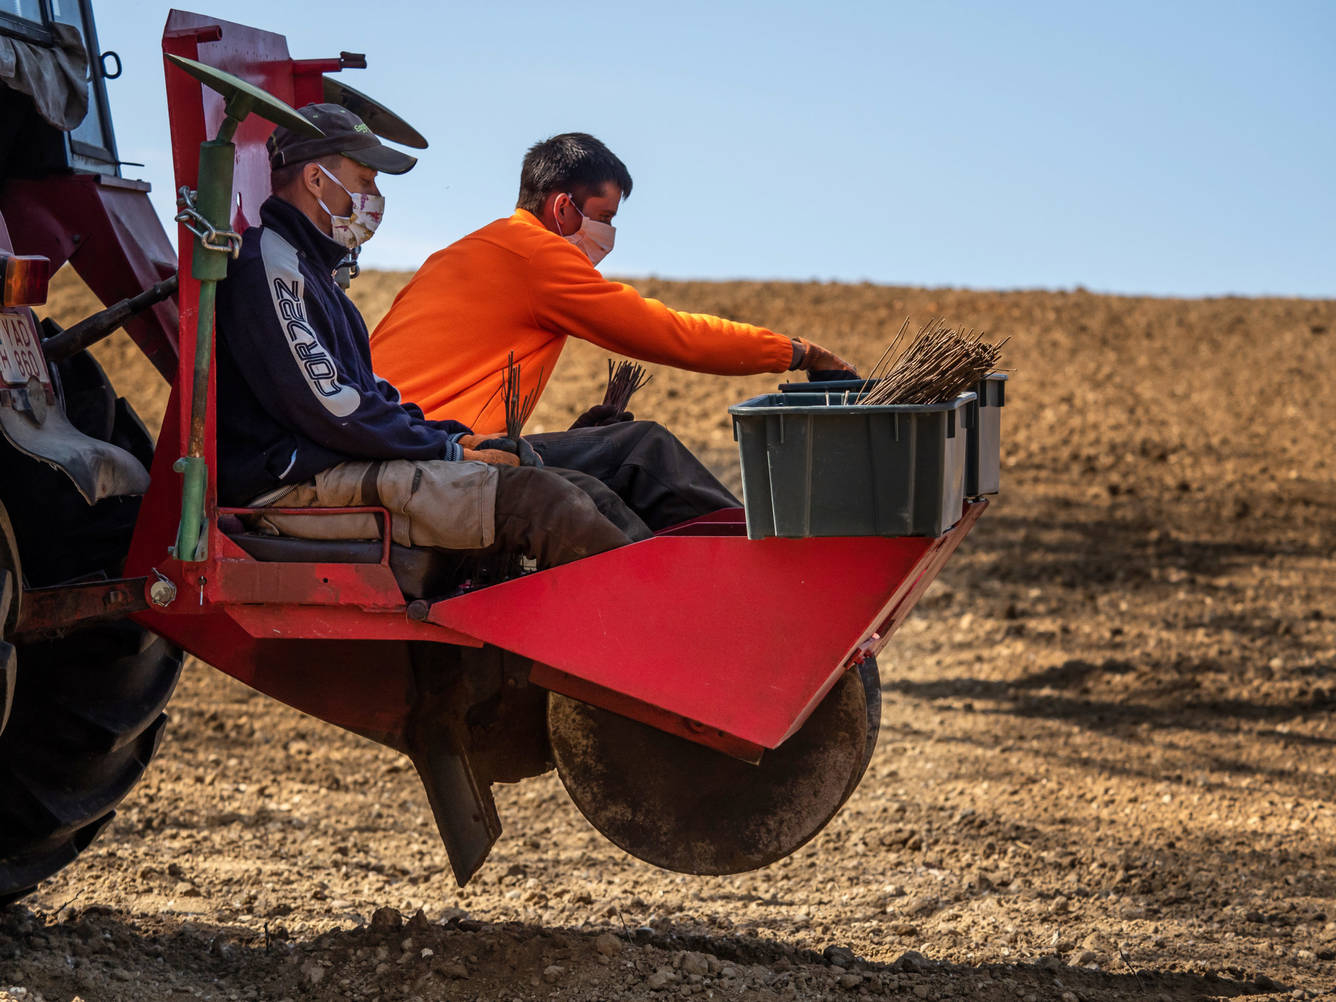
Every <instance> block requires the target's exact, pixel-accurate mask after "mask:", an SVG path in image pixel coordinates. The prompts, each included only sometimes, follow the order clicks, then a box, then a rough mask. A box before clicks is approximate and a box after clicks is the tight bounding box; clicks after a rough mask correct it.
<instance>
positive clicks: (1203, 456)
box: [0, 275, 1336, 1002]
mask: <svg viewBox="0 0 1336 1002" xmlns="http://www.w3.org/2000/svg"><path fill="white" fill-rule="evenodd" d="M403 279H404V276H402V275H366V276H364V277H362V278H361V279H359V281H358V283H357V286H356V288H355V291H356V294H357V298H358V301H359V303H360V305H362V307H363V309H364V310H365V311H366V313H367V315H368V319H369V320H370V321H372V322H373V323H374V321H375V320H376V319H377V318H378V317H379V315H380V314H381V313H382V312H383V311H384V309H386V308H387V307H388V304H389V301H390V299H391V298H392V296H393V293H394V291H395V290H396V289H397V288H398V286H399V285H400V284H401V283H402V281H403ZM636 284H637V285H638V286H639V287H640V288H641V289H642V291H644V292H645V293H646V294H649V295H653V296H656V297H659V298H662V299H663V300H665V301H666V302H668V303H669V304H670V305H673V306H675V307H679V308H682V309H688V310H693V311H703V312H713V313H720V314H723V315H725V316H730V317H735V318H738V319H745V320H749V321H753V322H757V323H763V324H767V325H770V326H773V327H775V328H777V329H780V330H784V331H786V332H791V333H794V334H798V333H801V334H804V335H806V336H808V337H810V338H812V339H813V340H816V341H819V342H821V343H824V344H827V345H829V346H830V347H832V348H834V349H835V350H837V351H839V352H840V353H841V354H842V355H844V356H845V357H849V358H852V359H855V360H857V361H858V362H861V363H862V364H863V365H864V366H867V365H870V364H871V363H872V362H873V361H874V360H875V358H876V356H877V354H878V353H879V351H880V349H881V347H882V346H883V345H884V344H885V343H886V342H887V340H888V339H889V338H890V336H891V335H892V334H893V333H894V332H895V330H896V328H898V326H899V324H900V322H901V321H902V320H903V319H904V317H906V316H911V317H913V318H914V319H915V320H916V321H917V320H926V319H927V318H928V317H929V316H932V315H942V316H944V317H946V318H947V319H948V320H950V321H953V322H955V323H958V324H962V325H966V326H972V327H979V328H984V329H986V330H988V331H989V332H990V333H991V334H992V335H994V336H998V337H1010V339H1011V340H1010V343H1009V344H1008V346H1007V350H1006V361H1007V364H1008V366H1009V367H1010V368H1011V369H1012V370H1013V375H1012V380H1011V383H1010V385H1009V388H1008V395H1007V406H1006V409H1005V412H1004V441H1003V453H1004V464H1003V481H1004V482H1003V493H1002V494H1001V495H1000V496H999V497H998V498H997V499H996V500H995V501H994V503H993V505H992V506H991V507H990V509H989V510H988V511H987V513H986V514H985V515H984V517H983V519H982V520H981V521H980V523H979V525H978V526H977V528H976V529H975V531H974V532H973V534H972V535H971V536H970V537H969V538H968V539H967V540H966V541H965V543H964V544H963V546H962V547H961V549H960V550H959V551H958V553H957V555H956V556H955V558H954V559H953V561H952V562H951V563H950V564H949V565H948V566H947V568H946V570H945V572H944V574H943V575H942V577H941V579H940V580H939V582H938V583H937V584H936V585H934V587H933V588H932V590H931V591H930V593H929V594H928V595H927V596H926V598H925V600H924V602H923V603H922V605H921V606H920V608H919V610H918V611H917V612H916V613H915V615H914V616H912V617H911V619H910V621H909V623H908V624H907V625H906V627H905V628H904V629H903V631H902V632H901V633H900V634H899V635H898V636H897V637H896V638H895V640H894V641H893V642H892V644H891V646H890V647H889V648H888V649H887V652H886V655H885V656H884V658H883V664H882V675H883V681H884V689H883V701H884V708H883V717H882V720H883V724H882V732H881V742H880V745H879V747H878V749H877V753H876V756H875V758H874V760H873V762H872V765H871V768H870V769H869V771H868V774H867V777H866V778H865V779H864V781H863V784H862V786H861V787H860V789H859V790H858V791H857V792H856V793H855V794H854V796H853V798H852V799H851V801H850V802H849V804H848V805H847V806H846V807H845V809H844V810H843V812H842V813H841V814H840V815H839V816H838V817H837V818H836V819H835V821H834V822H833V823H832V824H831V825H830V827H829V828H828V829H827V830H826V831H825V832H824V833H823V834H822V835H821V836H819V837H818V838H817V839H816V840H814V841H813V842H812V843H811V844H809V845H808V846H807V847H805V848H804V849H802V850H800V851H799V852H798V853H797V854H795V855H794V856H793V857H791V858H790V859H786V860H784V861H782V862H781V863H779V864H777V865H775V866H772V867H770V868H769V869H766V870H763V871H760V872H757V873H751V874H746V875H742V876H737V877H719V878H699V877H684V876H680V875H676V874H671V873H665V872H661V871H658V870H655V869H653V868H651V867H649V866H647V865H645V864H642V863H640V862H638V861H637V860H634V859H631V858H629V857H627V856H625V855H624V854H622V853H621V852H620V851H619V850H617V849H616V848H614V847H613V846H612V845H610V844H608V843H607V842H605V841H604V840H603V839H602V838H601V837H600V836H598V835H597V834H596V833H595V832H594V831H593V830H592V829H591V828H590V827H589V826H588V825H587V824H586V823H585V822H584V820H583V819H582V818H581V817H580V816H579V814H578V813H577V812H576V810H575V808H574V807H573V806H572V805H571V803H570V802H569V800H568V799H567V798H566V796H565V794H564V792H563V790H562V789H561V785H560V783H559V782H558V781H557V779H556V778H555V777H554V776H552V775H548V776H545V777H542V778H539V779H536V780H529V781H526V782H524V783H521V784H518V785H516V786H513V787H505V788H501V789H500V790H499V796H498V800H499V807H500V811H501V816H502V820H503V822H504V823H505V825H506V833H505V835H504V836H503V837H502V839H501V840H500V842H499V843H498V844H497V846H496V848H495V850H494V851H493V854H492V858H491V860H490V861H489V863H488V864H487V865H486V867H485V868H484V870H483V871H482V873H481V874H480V876H479V877H478V878H477V879H476V880H475V881H474V882H473V883H472V884H470V885H469V886H468V887H467V888H463V889H460V888H458V887H456V886H455V884H454V881H453V879H452V878H451V876H450V874H449V869H448V864H447V861H446V856H445V852H444V849H443V848H442V846H441V844H440V841H439V838H438V836H437V834H436V832H435V830H434V827H433V824H432V821H431V816H430V812H429V810H428V807H427V803H426V798H425V796H424V795H423V792H422V790H421V788H420V787H419V784H418V781H417V779H416V778H415V776H414V774H413V772H412V771H411V769H410V768H409V767H408V765H407V763H406V761H404V760H403V759H401V758H400V757H399V756H398V755H396V754H395V753H393V752H390V751H387V750H385V749H383V748H381V747H378V746H376V745H374V744H371V743H369V742H367V741H364V740H362V739H359V738H357V737H354V736H351V735H348V734H344V733H342V732H340V731H337V730H335V729H334V728H331V727H329V726H326V725H324V724H321V723H319V722H317V721H314V720H312V719H310V718H307V717H304V716H302V715H301V714H299V713H297V712H296V711H294V710H291V709H289V708H287V707H285V706H283V705H281V704H279V703H276V702H274V701H272V700H269V699H267V698H265V697H262V696H259V695H257V694H255V693H253V692H251V691H249V690H247V689H246V688H245V687H243V686H241V685H240V684H238V683H236V682H234V681H232V680H230V679H228V678H227V677H225V676H223V675H221V674H219V673H217V672H215V671H213V670H212V669H210V668H208V667H207V666H205V665H203V664H198V663H193V662H192V663H190V664H189V665H188V667H187V669H186V673H185V676H184V678H183V680H182V683H181V686H180V689H179V690H178V693H177V695H176V697H175V698H174V700H173V702H172V705H171V708H170V710H171V715H172V718H173V719H172V723H171V725H170V727H169V732H168V737H167V739H166V740H165V742H164V744H163V747H162V749H161V750H160V752H159V754H158V757H157V759H156V761H155V763H154V764H153V766H152V767H151V768H150V769H149V772H148V774H147V776H146V778H145V780H144V782H143V783H142V784H141V785H140V786H139V787H138V788H137V789H136V790H135V791H134V792H133V793H132V794H131V795H130V796H129V798H128V799H127V800H126V801H125V803H124V805H123V807H122V809H121V811H120V813H119V814H118V816H117V818H116V819H115V820H114V821H113V822H112V824H111V825H110V826H109V827H108V829H107V830H106V831H105V832H104V834H103V835H102V837H101V838H100V839H99V840H98V841H97V842H96V843H95V844H94V845H93V846H92V847H91V848H90V849H89V850H88V851H87V852H86V853H85V854H84V855H83V856H82V857H81V858H80V859H79V860H78V861H77V862H76V863H74V864H73V865H72V866H70V867H69V868H68V869H67V870H66V871H64V872H63V873H62V874H61V875H60V876H59V877H58V878H56V879H54V880H52V881H50V882H49V883H48V884H45V885H43V886H42V887H41V888H40V889H39V890H38V892H37V893H36V894H34V895H33V896H31V897H30V898H28V899H26V900H25V901H23V902H22V903H20V904H19V905H16V906H13V907H11V908H9V909H8V910H4V911H0V1000H5V1002H9V1000H12V999H24V1000H33V999H46V1000H68V999H70V998H72V997H79V998H82V999H84V1000H85V1002H95V1000H103V999H112V1000H119V999H138V1000H152V1002H158V1000H164V1002H165V1000H180V999H190V998H214V999H264V1000H281V999H291V1000H297V999H386V1000H391V999H393V1000H399V999H403V1000H413V999H421V1000H431V999H445V998H450V999H456V998H458V999H475V998H476V999H502V1000H509V999H525V1000H527V999H549V998H556V999H571V1000H576V999H591V1000H592V999H609V998H618V999H635V1000H644V999H668V998H676V997H700V998H704V999H709V998H719V999H757V1000H761V999H767V1000H768V999H817V998H823V999H843V998H849V999H853V998H889V999H937V1000H947V999H959V1000H965V999H970V1000H973V999H981V1000H997V1002H1003V1000H1006V1002H1028V1000H1055V1002H1057V1000H1062V1002H1068V1000H1072V999H1080V1000H1106V999H1107V1000H1114V999H1117V1000H1122V999H1127V1000H1131V999H1172V1000H1180V999H1208V998H1236V997H1248V998H1252V999H1262V998H1269V999H1278V998H1316V997H1320V996H1327V995H1330V994H1332V993H1333V992H1336V963H1334V962H1333V961H1334V960H1336V872H1334V870H1336V866H1334V864H1336V860H1333V849H1334V848H1336V776H1334V775H1333V768H1334V767H1336V756H1334V754H1333V752H1334V751H1336V725H1333V718H1332V710H1333V707H1336V600H1334V599H1333V591H1336V558H1334V557H1333V545H1334V544H1336V444H1334V443H1333V435H1332V431H1331V428H1332V424H1331V414H1332V413H1333V412H1336V379H1333V378H1332V377H1333V373H1336V303H1333V302H1331V301H1320V302H1316V301H1299V300H1278V299H1213V300H1190V301H1179V300H1163V299H1145V298H1125V297H1110V296H1099V295H1092V294H1089V293H1086V292H1083V291H1076V292H1070V293H1055V292H1011V293H994V292H963V291H955V290H919V289H904V288H889V287H879V286H871V285H859V286H850V285H834V284H809V285H797V284H767V283H728V284H709V283H677V282H667V281H657V280H647V281H640V282H637V283H636ZM81 296H82V297H85V298H83V299H81V298H80V297H81ZM92 306H93V304H92V303H91V301H88V300H87V299H86V292H84V291H81V290H80V289H79V288H78V287H77V284H76V283H72V282H68V281H62V282H59V283H58V291H57V293H56V294H55V295H53V302H52V308H53V312H55V313H56V314H57V315H59V316H60V317H62V318H63V319H65V320H66V321H69V320H73V319H76V318H77V317H78V316H80V315H82V314H83V313H86V312H88V311H89V310H91V308H92ZM98 354H99V356H100V357H101V358H102V359H103V360H104V363H105V364H106V365H107V366H108V368H109V370H110V371H111V372H112V374H113V376H114V378H115V379H116V380H117V382H118V385H119V386H120V387H121V390H122V392H125V393H127V395H129V396H131V397H132V398H133V399H134V400H135V402H136V404H137V406H139V407H140V409H141V412H142V413H144V415H145V417H146V419H147V420H148V421H149V422H150V426H153V423H154V422H156V421H157V419H158V416H159V415H160V413H161V407H162V404H163V402H164V401H165V389H164V388H163V387H162V386H161V384H160V382H158V381H157V380H156V377H155V376H153V375H152V374H151V372H150V371H149V370H148V367H147V366H146V365H145V364H144V363H143V362H142V361H141V360H139V359H137V358H136V357H135V353H134V351H133V348H132V347H130V346H129V345H128V343H127V342H126V341H124V340H121V341H112V342H109V343H108V344H106V345H104V346H103V347H102V348H100V349H99V350H98ZM605 357H606V356H605V355H604V354H603V353H602V352H600V351H597V350H595V349H593V348H591V347H590V346H588V345H584V344H576V345H573V346H572V347H571V348H570V349H568V352H567V355H566V358H565V360H564V361H563V362H562V366H561V368H560V369H559V370H558V372H557V373H556V385H555V386H554V388H553V390H552V391H551V392H549V394H548V395H547V396H546V397H545V398H544V400H543V402H542V404H541V406H540V408H539V410H538V411H537V413H536V414H535V416H534V419H533V421H532V423H531V425H530V430H532V431H538V430H545V429H546V430H551V429H555V428H560V427H564V426H565V425H566V424H567V423H568V422H569V420H570V419H571V418H572V416H573V415H574V414H575V413H577V412H578V411H579V410H580V409H582V408H583V407H585V406H587V405H589V404H591V403H593V402H596V400H597V399H598V397H599V395H600V393H601V390H602V383H603V378H604V373H605V369H604V365H605ZM775 382H776V380H775V378H774V377H755V378H744V379H733V380H725V379H720V378H715V377H707V376H696V375H692V374H689V373H683V372H676V371H672V370H662V369H656V370H655V371H654V381H653V382H652V383H651V384H650V385H649V386H648V387H647V388H646V389H644V390H643V391H641V393H640V394H638V395H637V396H636V398H635V400H634V401H633V410H635V411H636V413H637V415H638V416H640V417H647V418H654V419H656V420H659V421H661V422H663V423H664V424H666V425H668V426H669V427H671V428H673V429H674V430H675V431H677V432H678V434H679V435H680V437H682V438H683V439H684V440H685V441H686V442H687V443H688V444H689V445H691V446H692V447H693V448H694V449H696V450H698V452H699V453H700V454H701V455H703V456H704V457H706V458H707V460H708V461H709V462H710V463H711V464H712V466H714V467H715V468H716V469H717V470H718V471H719V472H720V474H721V475H722V476H723V477H724V478H725V479H726V480H728V481H729V482H730V483H731V484H732V485H733V486H734V487H736V486H737V485H738V474H737V459H736V453H735V451H734V446H733V444H732V441H731V433H730V430H729V424H728V419H727V416H726V414H725V407H726V405H727V404H729V403H731V402H734V401H736V400H740V399H743V398H745V397H747V396H750V395H753V394H756V393H760V392H766V391H768V390H770V389H772V388H773V386H774V384H775ZM685 628H687V624H684V629H685ZM659 642H662V643H672V638H671V637H663V638H659Z"/></svg>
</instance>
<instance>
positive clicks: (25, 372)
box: [0, 310, 51, 383]
mask: <svg viewBox="0 0 1336 1002" xmlns="http://www.w3.org/2000/svg"><path fill="white" fill-rule="evenodd" d="M28 317H29V314H28V312H27V311H26V310H25V311H24V312H22V313H0V381H2V382H6V383H26V382H27V381H28V380H29V379H31V378H32V377H34V376H36V377H37V378H38V379H39V380H41V381H42V382H43V383H49V382H50V381H51V379H50V377H49V376H48V375H47V372H46V359H45V358H43V357H42V346H41V342H39V341H38V340H37V331H36V330H34V329H33V325H32V321H30V320H29V319H28Z"/></svg>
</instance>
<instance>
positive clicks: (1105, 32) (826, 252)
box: [95, 0, 1336, 297]
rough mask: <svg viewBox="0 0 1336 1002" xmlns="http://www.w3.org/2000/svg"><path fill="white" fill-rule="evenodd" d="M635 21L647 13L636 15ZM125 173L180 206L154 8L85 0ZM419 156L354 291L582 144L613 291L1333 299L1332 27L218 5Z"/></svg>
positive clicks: (1290, 8)
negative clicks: (423, 146) (730, 288)
mask: <svg viewBox="0 0 1336 1002" xmlns="http://www.w3.org/2000/svg"><path fill="white" fill-rule="evenodd" d="M647 8H648V9H647ZM95 9H96V14H97V17H98V30H99V33H100V36H101V39H100V40H101V43H102V47H103V48H104V49H114V50H116V51H117V52H118V53H119V54H120V55H121V57H122V59H123V61H124V65H125V72H124V75H123V76H122V77H121V78H120V79H118V80H114V81H110V82H109V83H108V88H109V93H110V98H111V105H112V114H113V120H114V121H115V123H116V130H117V142H118V144H119V147H120V155H121V158H122V159H123V160H131V161H143V162H145V163H146V165H147V166H146V167H144V168H136V167H127V168H125V173H126V174H127V176H140V177H144V178H145V179H147V180H149V181H151V182H152V183H153V185H154V188H155V196H156V197H158V198H159V202H158V204H159V206H160V209H161V211H162V212H163V213H164V215H166V214H168V213H169V211H170V205H169V202H170V192H171V191H172V183H171V177H170V156H169V145H168V144H169V138H168V130H167V122H166V102H165V97H164V94H163V76H162V63H161V56H160V38H161V33H162V25H163V23H164V21H165V20H166V15H167V10H168V8H167V6H162V5H157V4H154V3H146V2H143V0H134V2H131V0H99V2H97V3H96V7H95ZM200 9H202V10H204V11H207V12H216V13H219V14H220V15H222V16H225V17H226V18H227V19H228V20H231V21H236V22H241V23H243V24H250V25H253V26H256V27H263V28H267V29H269V30H272V31H276V32H279V33H281V34H285V35H286V36H287V37H288V43H289V48H290V50H291V52H292V53H293V55H294V56H297V57H299V58H311V57H322V56H331V55H336V54H337V53H338V52H339V51H340V50H342V49H348V50H352V51H363V50H365V51H366V53H367V58H368V68H367V69H366V70H348V71H344V74H343V79H345V80H346V81H347V82H349V83H350V84H352V85H353V86H354V87H356V88H357V89H358V90H362V91H364V92H366V93H369V94H371V95H373V96H374V97H376V98H378V99H379V100H381V101H382V102H384V103H385V104H387V105H389V106H390V107H392V108H394V109H395V110H396V111H399V112H400V114H402V115H403V116H404V117H405V118H406V119H408V120H409V121H410V122H412V123H413V124H414V125H415V126H417V128H418V129H419V130H420V131H422V132H423V133H424V134H425V135H426V136H427V138H428V139H429V140H430V141H431V148H430V149H428V150H426V151H424V154H423V157H422V161H421V163H420V164H419V165H418V167H417V168H416V169H415V170H414V171H413V172H412V173H411V174H408V175H406V176H404V177H402V178H388V179H386V180H385V183H384V184H383V185H382V190H383V191H384V192H385V194H386V196H387V200H388V208H387V213H386V221H385V224H384V225H383V227H382V228H381V230H380V232H379V233H378V234H377V236H376V238H375V240H374V241H372V242H371V243H370V244H368V246H367V248H366V251H365V253H364V264H365V266H367V267H373V268H374V267H381V268H413V267H416V266H417V265H418V264H419V263H420V262H421V261H422V259H423V258H425V257H426V256H427V255H428V254H430V253H431V252H432V251H433V250H435V249H436V248H437V247H440V246H443V245H444V244H446V243H449V242H450V241H451V240H454V239H456V238H457V237H459V236H462V235H463V234H465V233H467V232H469V231H470V230H472V229H475V228H477V227H478V226H481V225H483V224H485V223H487V222H489V221H491V220H492V219H494V218H496V217H498V216H502V215H506V214H508V213H509V212H510V211H511V209H513V207H514V202H515V194H516V189H517V186H518V179H519V166H520V160H521V158H522V156H523V154H524V150H525V149H526V148H527V147H528V146H529V145H530V144H531V143H533V142H534V141H535V140H537V139H541V138H544V137H546V136H548V135H551V134H554V133H557V132H565V131H577V130H578V131H587V132H592V133H593V134H595V135H597V136H599V137H600V138H601V139H603V140H604V141H605V142H606V143H607V144H608V145H609V146H610V147H611V148H612V149H613V150H614V152H616V153H617V154H618V155H619V156H620V157H621V158H622V159H623V160H624V161H625V162H626V164H627V166H628V167H629V168H630V170H631V174H632V176H633V178H634V180H635V190H634V192H633V194H632V196H631V198H630V199H629V200H628V201H627V202H626V203H625V205H624V206H623V209H622V212H621V213H620V214H619V216H618V218H617V225H618V231H617V246H616V249H615V250H614V251H613V253H612V255H611V256H610V257H609V258H608V259H607V261H606V262H605V265H604V268H603V270H604V271H605V273H607V274H611V275H630V276H637V275H659V276H663V277H669V278H717V279H724V278H781V279H798V280H807V279H823V280H828V279H833V280H840V281H862V280H869V281H874V282H880V283H887V284H896V285H902V284H903V285H933V286H942V285H948V286H966V287H972V288H1037V287H1038V288H1070V287H1073V286H1076V285H1082V286H1085V287H1087V288H1090V289H1092V290H1096V291H1109V292H1125V293H1152V294H1158V295H1185V296H1197V295H1218V294H1229V293H1238V294H1245V295H1265V294H1278V295H1301V296H1319V297H1331V296H1336V184H1333V165H1336V130H1334V129H1333V123H1332V106H1333V100H1334V99H1336V58H1333V55H1332V54H1333V52H1336V4H1333V3H1330V2H1322V3H1286V2H1278V3H1265V4H1263V3H1254V4H1240V3H1230V2H1221V3H1164V2H1160V3H1141V2H1130V3H1121V4H1117V5H1093V4H1072V3H1051V4H1050V3H1016V4H1005V5H1004V4H985V3H950V2H947V3H934V4H924V3H913V4H908V3H905V4H901V3H892V2H881V3H873V2H864V3H856V2H844V0H828V2H825V3H820V4H817V3H801V4H799V3H786V2H782V0H779V2H766V3H762V2H756V3H752V2H738V0H715V2H698V0H678V2H675V3H672V4H654V5H652V6H651V5H641V4H637V3H634V2H632V3H626V4H589V3H582V2H572V3H566V4H542V5H539V4H529V3H513V4H505V3H490V4H480V3H469V4H450V5H446V4H441V5H434V4H433V5H427V4H421V3H414V4H404V3H395V2H393V0H385V2H382V3H379V4H368V3H365V2H363V3H356V4H354V3H345V2H342V0H335V2H327V3H317V2H313V0H308V2H306V3H300V4H298V3H290V2H284V3H275V2H273V0H269V2H257V0H228V3H227V4H218V5H216V6H214V7H212V8H210V7H208V6H201V8H200Z"/></svg>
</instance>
